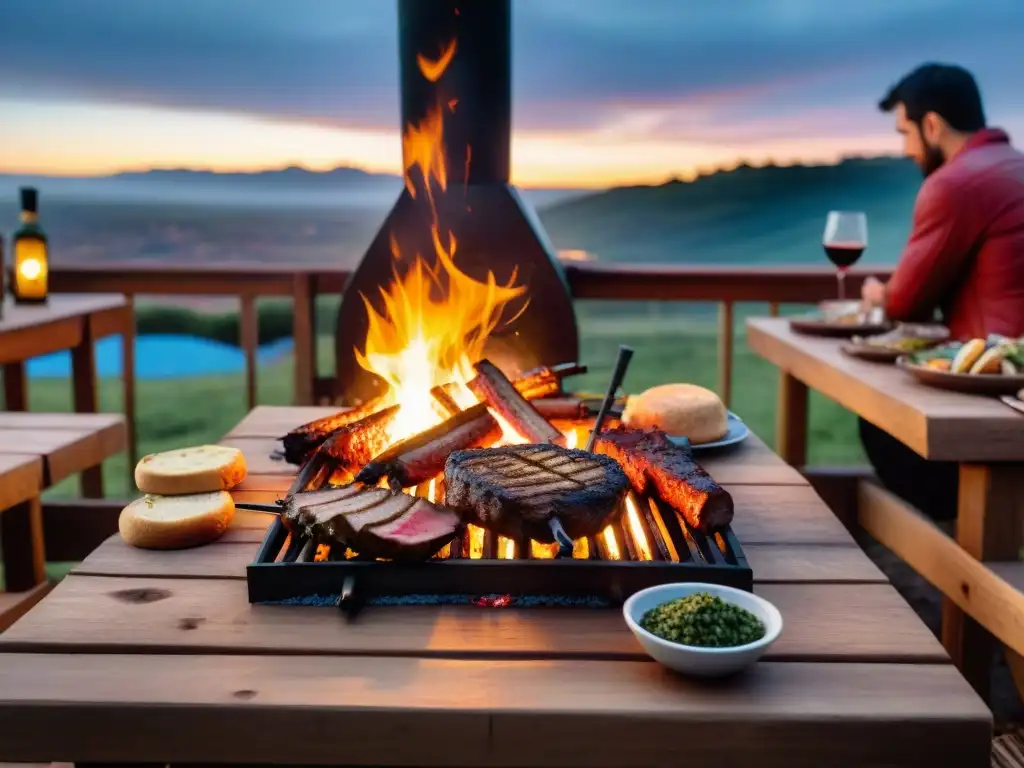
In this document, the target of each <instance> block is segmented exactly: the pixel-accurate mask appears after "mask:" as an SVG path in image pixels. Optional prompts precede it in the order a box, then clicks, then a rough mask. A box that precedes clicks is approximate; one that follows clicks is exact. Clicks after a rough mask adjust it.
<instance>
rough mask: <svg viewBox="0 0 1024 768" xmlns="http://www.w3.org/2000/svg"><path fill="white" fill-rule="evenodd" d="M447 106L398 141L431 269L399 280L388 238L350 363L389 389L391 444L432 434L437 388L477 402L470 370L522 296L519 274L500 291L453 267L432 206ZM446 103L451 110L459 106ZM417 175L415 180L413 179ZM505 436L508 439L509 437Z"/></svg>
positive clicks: (441, 179)
mask: <svg viewBox="0 0 1024 768" xmlns="http://www.w3.org/2000/svg"><path fill="white" fill-rule="evenodd" d="M456 48H457V45H456V41H455V40H452V41H451V42H449V43H448V44H447V45H444V46H442V48H441V54H440V56H439V57H438V58H436V59H430V58H427V57H426V56H424V55H420V56H419V57H418V58H417V61H418V64H419V70H420V73H421V74H422V75H423V77H425V78H426V79H427V80H428V81H430V82H432V83H436V82H437V81H438V80H439V79H440V78H441V76H442V75H443V74H444V72H445V70H446V69H447V68H448V65H449V64H450V63H451V61H452V59H453V58H454V56H455V52H456ZM445 103H446V102H444V101H442V99H441V97H440V95H439V96H438V100H437V105H436V106H435V107H433V108H431V109H430V110H428V112H427V115H426V116H425V117H424V118H423V120H421V121H420V122H419V123H416V124H409V125H407V126H406V129H405V131H404V133H403V136H402V155H403V161H404V166H405V186H406V188H407V189H408V190H409V194H410V195H411V196H412V197H413V198H417V197H418V195H419V191H420V186H422V189H423V191H424V193H425V197H426V202H427V203H428V204H429V206H430V212H431V218H432V223H431V225H430V235H431V242H432V245H433V251H434V253H433V254H432V256H433V264H432V265H431V264H429V263H428V262H427V260H426V259H425V258H423V256H422V255H421V254H419V253H416V254H415V256H414V258H413V260H412V263H411V265H410V266H409V267H408V268H407V269H406V270H405V271H404V273H403V274H399V264H400V263H402V262H403V261H404V260H403V257H402V252H401V248H400V246H399V244H398V242H397V240H396V239H395V238H394V236H392V239H391V246H392V252H393V254H394V256H395V261H394V266H393V269H394V279H393V280H392V282H391V283H390V284H389V285H387V286H383V287H381V288H380V300H381V305H380V306H381V310H378V309H377V308H376V307H375V306H374V304H373V303H372V302H371V301H370V300H369V299H368V298H367V297H366V296H362V299H363V303H364V305H365V307H366V312H367V317H368V321H369V323H368V330H367V335H366V343H365V345H364V348H363V349H362V350H360V349H358V348H357V349H356V350H355V356H356V360H357V362H358V363H359V365H360V366H361V367H362V368H364V369H365V370H367V371H369V372H371V373H374V374H376V375H378V376H380V377H381V378H382V379H383V380H384V381H385V382H386V383H387V385H388V388H389V389H388V392H387V400H388V402H389V404H394V403H399V404H400V405H401V409H400V411H399V413H398V417H397V418H396V420H395V422H394V424H393V425H392V427H391V428H390V430H389V432H388V439H389V441H390V442H391V443H394V442H397V441H399V440H404V439H406V438H408V437H411V436H412V435H414V434H416V433H418V432H422V431H423V430H425V429H429V428H430V427H432V426H434V425H436V424H438V423H440V421H441V420H442V419H443V418H444V417H445V414H443V413H441V412H440V410H439V408H438V406H437V404H436V402H435V401H434V398H433V397H432V396H431V394H430V390H431V388H433V387H435V386H438V385H441V384H446V383H449V382H452V383H454V384H455V385H456V386H455V387H454V388H453V390H454V392H453V397H454V398H455V400H456V402H457V403H458V404H459V405H460V406H462V407H466V406H468V405H472V404H473V403H475V402H476V397H475V396H474V395H473V394H472V392H470V391H469V389H468V388H467V387H466V382H468V381H469V380H470V379H471V378H472V377H473V376H474V375H475V374H474V371H473V363H474V362H476V361H477V360H479V359H480V358H481V357H483V351H484V346H485V345H486V343H487V339H488V337H489V336H490V334H491V333H493V332H494V330H495V329H496V328H498V327H499V325H501V324H502V323H503V322H508V321H510V320H511V319H514V318H505V317H504V312H505V309H506V307H507V306H508V304H509V303H510V302H512V301H514V300H516V299H519V298H520V297H522V296H523V295H524V294H525V293H526V286H525V285H516V279H517V277H518V274H517V272H516V270H513V272H512V276H511V277H510V278H509V280H508V282H507V283H505V284H501V283H499V282H498V280H497V278H496V277H495V276H494V274H493V272H488V273H487V277H486V278H485V279H484V280H477V279H475V278H473V277H471V276H470V275H468V274H466V273H465V272H463V271H462V270H460V269H459V268H458V266H456V264H455V254H456V249H457V246H458V243H457V240H456V237H455V234H454V233H453V232H451V231H450V230H448V229H446V228H442V226H441V225H440V222H439V220H438V214H437V209H436V206H435V200H434V195H435V189H436V191H437V192H438V193H444V192H446V191H447V189H448V168H447V167H446V164H445V144H444V115H445V111H444V106H443V105H444V104H445ZM447 103H448V104H449V109H454V105H455V103H456V100H455V99H451V100H449V101H448V102H447ZM414 169H418V171H419V173H418V174H414V173H413V170H414ZM417 177H418V178H417ZM523 308H524V309H525V306H524V307H523ZM521 311H522V309H521V310H520V312H521ZM503 426H504V425H503ZM504 431H505V434H506V435H507V436H509V437H511V436H512V435H513V434H514V433H513V432H512V431H511V430H509V429H505V430H504Z"/></svg>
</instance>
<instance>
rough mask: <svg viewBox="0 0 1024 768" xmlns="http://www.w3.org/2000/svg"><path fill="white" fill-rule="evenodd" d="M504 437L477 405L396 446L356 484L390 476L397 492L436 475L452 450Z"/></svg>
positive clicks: (363, 471)
mask: <svg viewBox="0 0 1024 768" xmlns="http://www.w3.org/2000/svg"><path fill="white" fill-rule="evenodd" d="M499 437H501V427H499V426H498V422H497V421H495V420H494V417H493V416H491V414H490V413H488V412H487V406H486V405H484V404H483V403H478V404H477V405H474V406H473V407H471V408H467V409H466V410H464V411H460V412H459V413H456V414H455V415H454V416H452V417H451V418H449V419H446V420H445V421H443V422H441V423H440V424H438V425H437V426H436V427H432V428H430V429H428V430H426V431H425V432H420V433H419V434H418V435H414V436H413V437H410V438H409V439H408V440H403V441H402V442H400V443H395V444H394V445H392V446H391V447H389V448H388V449H387V450H386V451H384V453H382V454H381V455H380V456H377V457H376V458H375V459H374V460H373V461H371V462H370V463H369V464H367V465H366V466H365V467H363V468H362V469H361V470H360V471H359V474H357V475H356V477H355V479H356V482H359V483H366V484H367V485H376V484H377V483H378V482H379V481H380V479H381V478H382V477H387V478H388V480H389V485H390V486H391V487H392V488H393V489H394V490H398V489H400V488H408V487H410V486H413V485H417V484H418V483H422V482H425V481H427V480H429V479H430V478H432V477H435V476H437V475H438V474H440V473H441V472H442V471H443V470H444V463H445V461H447V459H448V457H449V456H450V455H451V454H452V451H458V450H464V449H467V448H479V447H482V446H487V445H490V444H491V443H493V442H495V441H496V440H497V439H498V438H499Z"/></svg>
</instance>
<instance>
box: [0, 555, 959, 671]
mask: <svg viewBox="0 0 1024 768" xmlns="http://www.w3.org/2000/svg"><path fill="white" fill-rule="evenodd" d="M220 546H228V545H220ZM755 591H756V592H757V593H758V594H760V595H763V596H764V597H765V598H767V599H768V600H770V601H771V602H772V603H774V604H775V605H776V606H778V608H779V610H780V611H781V612H782V615H783V618H784V620H785V622H786V627H785V630H784V632H783V633H782V637H781V638H780V639H779V641H778V642H777V643H776V644H775V645H774V646H773V647H772V649H771V650H770V651H769V656H770V657H772V658H775V659H788V660H813V661H820V660H833V661H878V662H881V661H913V662H923V661H927V662H943V661H946V660H947V656H946V654H945V652H944V651H943V650H942V647H941V646H940V645H939V642H938V640H936V639H935V637H934V636H933V635H932V634H931V633H930V632H929V631H928V629H927V627H925V625H924V624H923V623H921V621H920V619H918V618H917V616H916V614H914V612H913V611H912V610H911V609H910V607H909V606H908V605H907V604H906V602H905V601H904V600H903V599H902V598H901V597H900V596H899V594H898V593H897V592H896V590H894V589H893V588H892V587H890V586H888V585H883V584H866V585H860V584H839V585H819V584H764V585H758V586H756V587H755ZM5 648H6V649H7V650H10V649H13V648H17V649H19V650H22V651H35V650H47V651H52V652H59V651H70V650H72V649H75V650H79V651H82V652H91V651H97V650H102V651H103V652H107V653H109V652H124V653H204V652H212V653H260V652H267V653H271V652H273V653H281V654H288V653H290V654H366V655H389V654H394V655H411V656H449V657H458V658H462V657H467V656H487V657H509V656H514V657H528V658H626V659H629V658H641V657H642V652H641V650H640V647H639V645H638V644H637V643H636V640H635V639H634V637H633V635H632V634H631V633H630V632H629V630H628V629H627V627H626V625H625V622H624V621H623V620H622V616H621V613H620V612H619V611H618V610H613V609H607V610H600V609H596V610H588V609H555V608H542V609H535V610H527V609H515V610H500V609H499V610H493V609H492V610H488V609H483V608H477V607H453V606H446V607H441V608H437V607H421V606H406V607H402V608H373V607H370V608H367V609H366V610H365V611H364V612H363V613H362V614H360V617H359V619H358V620H357V621H355V622H352V623H351V624H345V623H344V621H343V619H342V617H341V616H340V614H337V613H334V609H333V608H311V607H295V606H287V607H284V606H269V605H255V606H253V605H249V603H248V596H247V590H246V584H245V582H243V581H240V580H233V579H159V578H152V579H137V578H107V577H101V576H76V575H72V576H69V577H68V578H66V579H65V580H64V581H63V582H62V583H61V584H60V585H59V586H58V587H57V589H55V590H54V591H53V593H52V594H51V595H50V596H49V597H48V598H47V599H46V600H45V601H44V602H43V603H42V604H41V605H39V606H38V607H37V608H36V609H35V610H34V611H33V612H32V613H31V614H30V615H28V616H26V617H25V618H24V619H22V620H21V621H20V622H18V624H17V625H15V626H14V627H12V628H11V629H10V630H9V631H8V632H7V633H5V634H4V635H3V636H2V637H0V650H2V649H5Z"/></svg>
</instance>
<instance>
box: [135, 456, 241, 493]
mask: <svg viewBox="0 0 1024 768" xmlns="http://www.w3.org/2000/svg"><path fill="white" fill-rule="evenodd" d="M244 479H245V457H244V456H243V455H242V452H241V451H240V450H238V449H237V448H229V447H228V446H225V445H199V446H196V447H194V448H181V449H179V450H176V451H164V452H163V453H153V454H150V455H149V456H143V457H142V460H141V461H139V463H138V465H137V466H136V467H135V485H137V486H138V487H139V490H140V491H142V492H143V493H155V494H159V495H162V496H176V495H180V494H184V493H207V492H209V491H226V490H230V489H231V488H234V487H235V486H236V485H238V484H239V483H240V482H242V480H244Z"/></svg>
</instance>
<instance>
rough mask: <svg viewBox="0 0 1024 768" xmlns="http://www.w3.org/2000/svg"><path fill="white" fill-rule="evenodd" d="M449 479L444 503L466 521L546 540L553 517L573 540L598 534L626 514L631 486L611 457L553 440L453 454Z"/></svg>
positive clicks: (550, 539)
mask: <svg viewBox="0 0 1024 768" xmlns="http://www.w3.org/2000/svg"><path fill="white" fill-rule="evenodd" d="M444 480H445V504H446V505H447V506H448V507H451V508H452V509H453V510H455V512H457V513H458V514H459V515H460V517H462V519H463V520H464V521H466V522H471V523H476V524H477V525H480V526H482V527H484V528H487V529H488V530H491V531H493V532H495V533H499V534H501V535H503V536H507V537H509V538H511V539H514V540H522V539H523V538H529V539H534V540H535V541H540V542H547V543H551V542H553V541H554V540H555V539H554V537H553V535H552V533H551V529H550V526H549V523H548V521H549V520H550V519H551V518H553V517H557V518H558V519H559V521H560V522H561V523H562V527H563V528H564V529H565V532H566V533H567V534H569V536H571V537H572V538H573V539H578V538H581V537H583V536H593V535H595V534H597V533H600V532H601V531H602V530H603V529H604V528H605V527H606V526H607V525H608V524H609V523H611V522H614V521H615V520H616V519H617V518H618V516H619V515H620V514H621V513H622V504H621V502H622V498H623V496H624V495H625V493H626V489H627V487H628V485H629V481H628V480H627V479H626V475H625V474H624V473H623V471H622V468H621V467H619V465H618V464H616V463H615V462H614V461H613V460H611V459H609V458H608V457H606V456H598V455H596V454H593V453H588V452H586V451H580V450H570V449H567V448H562V447H560V446H556V445H512V446H507V447H503V448H483V449H478V450H472V451H456V452H455V453H453V454H452V455H451V456H449V457H448V462H447V463H446V464H445V470H444Z"/></svg>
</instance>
